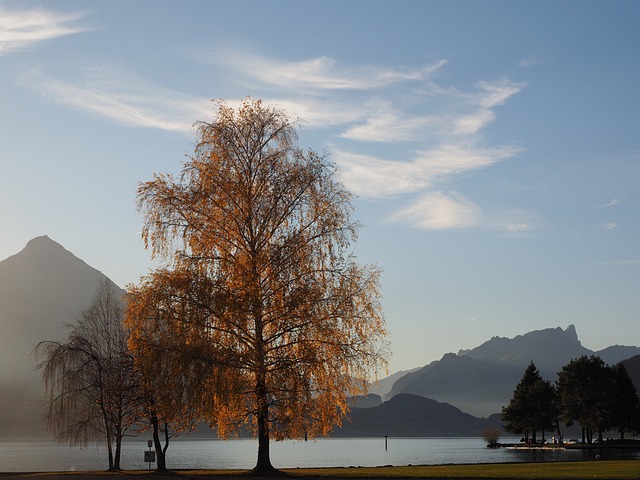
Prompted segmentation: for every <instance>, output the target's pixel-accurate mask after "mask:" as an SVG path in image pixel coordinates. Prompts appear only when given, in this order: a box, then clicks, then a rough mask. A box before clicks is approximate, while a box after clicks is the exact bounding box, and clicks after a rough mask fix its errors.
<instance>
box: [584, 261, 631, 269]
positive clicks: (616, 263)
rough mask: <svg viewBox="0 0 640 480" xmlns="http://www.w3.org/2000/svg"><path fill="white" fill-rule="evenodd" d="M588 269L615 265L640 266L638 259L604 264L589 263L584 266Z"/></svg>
mask: <svg viewBox="0 0 640 480" xmlns="http://www.w3.org/2000/svg"><path fill="white" fill-rule="evenodd" d="M586 265H587V266H588V267H614V266H617V265H640V259H630V260H610V261H605V262H591V263H587V264H586Z"/></svg>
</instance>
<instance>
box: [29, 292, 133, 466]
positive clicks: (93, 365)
mask: <svg viewBox="0 0 640 480" xmlns="http://www.w3.org/2000/svg"><path fill="white" fill-rule="evenodd" d="M122 318H123V303H122V299H121V298H119V297H118V294H117V293H116V290H115V288H114V286H113V285H112V284H111V283H110V282H108V281H103V282H101V284H100V285H99V287H98V289H97V291H96V294H95V297H94V299H93V302H92V304H91V306H90V307H89V308H88V309H87V310H85V311H84V312H82V314H81V315H80V318H79V319H78V322H77V325H69V326H68V327H69V336H68V339H67V341H66V342H54V341H43V342H40V343H39V344H38V346H37V347H36V349H35V355H36V357H37V358H38V359H39V360H40V363H39V364H38V368H39V369H41V370H42V378H43V380H44V382H45V386H46V390H47V393H48V397H49V400H48V407H47V423H48V428H49V429H50V430H52V431H53V433H54V435H55V437H56V438H57V439H58V440H59V441H68V442H69V443H70V444H73V445H76V444H81V445H85V444H87V443H89V442H92V441H96V442H101V441H104V442H105V443H106V446H107V452H108V457H109V470H119V469H120V453H121V446H122V439H123V437H124V436H125V435H126V434H127V432H128V431H130V429H131V427H132V426H133V425H134V424H136V422H137V421H138V420H139V418H140V403H139V400H140V399H139V388H138V383H137V378H136V376H135V375H134V373H133V359H132V357H131V355H130V354H129V350H128V348H127V333H126V331H125V328H124V326H123V324H122ZM114 447H115V449H114Z"/></svg>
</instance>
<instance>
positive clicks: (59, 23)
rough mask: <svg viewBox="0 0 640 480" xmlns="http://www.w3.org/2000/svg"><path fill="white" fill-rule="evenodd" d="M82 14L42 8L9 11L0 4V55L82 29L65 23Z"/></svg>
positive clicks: (82, 29)
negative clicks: (57, 11) (56, 11)
mask: <svg viewBox="0 0 640 480" xmlns="http://www.w3.org/2000/svg"><path fill="white" fill-rule="evenodd" d="M83 16H84V14H82V13H79V12H75V13H54V12H48V11H46V10H42V9H34V10H15V11H9V10H5V9H3V8H2V7H0V55H5V54H7V53H9V52H13V51H16V50H22V49H25V48H29V47H31V46H33V45H35V44H37V43H39V42H43V41H46V40H51V39H53V38H58V37H62V36H65V35H71V34H74V33H79V32H83V31H85V29H84V28H80V27H74V26H71V25H69V24H70V23H72V22H74V21H75V20H78V19H79V18H82V17H83Z"/></svg>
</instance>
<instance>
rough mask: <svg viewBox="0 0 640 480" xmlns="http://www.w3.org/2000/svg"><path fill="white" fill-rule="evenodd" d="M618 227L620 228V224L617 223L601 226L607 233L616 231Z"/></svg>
mask: <svg viewBox="0 0 640 480" xmlns="http://www.w3.org/2000/svg"><path fill="white" fill-rule="evenodd" d="M617 227H618V224H617V223H613V222H608V223H603V224H602V225H600V229H601V230H603V231H605V232H608V231H610V230H613V229H615V228H617Z"/></svg>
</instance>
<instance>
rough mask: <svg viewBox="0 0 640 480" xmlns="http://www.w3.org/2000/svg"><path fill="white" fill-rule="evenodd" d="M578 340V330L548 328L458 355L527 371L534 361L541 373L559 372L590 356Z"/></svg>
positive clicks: (489, 342) (497, 338)
mask: <svg viewBox="0 0 640 480" xmlns="http://www.w3.org/2000/svg"><path fill="white" fill-rule="evenodd" d="M591 353H592V352H591V351H590V350H589V349H587V348H585V347H583V346H582V344H581V343H580V341H579V340H578V335H577V333H576V329H575V327H574V326H573V325H569V327H567V329H566V330H562V329H561V328H547V329H544V330H536V331H533V332H529V333H526V334H524V335H518V336H516V337H514V338H503V337H493V338H492V339H491V340H488V341H487V342H484V343H483V344H482V345H480V346H478V347H476V348H474V349H472V350H460V351H459V352H458V355H464V356H467V357H471V358H473V359H474V360H480V361H486V362H496V363H501V364H505V365H513V366H516V367H519V368H520V369H522V370H524V369H525V368H526V367H527V365H529V362H531V360H533V361H534V362H535V364H536V366H537V367H538V369H539V370H540V371H541V372H554V373H555V372H556V371H557V370H558V366H560V367H561V366H562V365H566V364H567V363H568V362H569V361H570V360H571V359H572V358H578V357H581V356H582V355H590V354H591Z"/></svg>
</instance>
